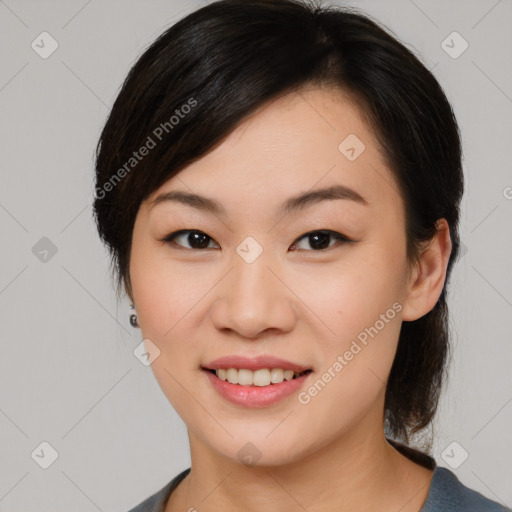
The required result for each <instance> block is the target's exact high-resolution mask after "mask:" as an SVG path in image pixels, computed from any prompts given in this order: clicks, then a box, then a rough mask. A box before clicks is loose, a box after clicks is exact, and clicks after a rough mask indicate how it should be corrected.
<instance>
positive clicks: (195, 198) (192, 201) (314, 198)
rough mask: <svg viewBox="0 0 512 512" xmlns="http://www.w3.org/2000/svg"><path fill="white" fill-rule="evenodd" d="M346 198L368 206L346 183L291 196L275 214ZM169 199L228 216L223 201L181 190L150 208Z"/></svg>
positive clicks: (166, 196)
mask: <svg viewBox="0 0 512 512" xmlns="http://www.w3.org/2000/svg"><path fill="white" fill-rule="evenodd" d="M334 199H346V200H350V201H354V202H356V203H359V204H361V205H364V206H368V204H369V203H368V201H367V200H366V199H365V198H364V197H363V196H362V195H361V194H359V193H358V192H356V191H355V190H353V189H351V188H349V187H346V186H344V185H333V186H331V187H327V188H320V189H314V190H310V191H308V192H304V193H301V194H299V195H297V196H293V197H290V198H289V199H287V200H286V201H285V202H284V203H283V204H282V205H280V206H279V207H278V208H277V210H276V212H275V214H276V215H277V216H279V217H280V216H284V215H287V214H289V213H292V212H296V211H299V210H304V209H306V208H309V207H311V206H313V205H314V204H318V203H320V202H322V201H328V200H334ZM167 201H172V202H177V203H181V204H184V205H187V206H191V207H192V208H196V209H197V210H202V211H206V212H209V213H213V214H215V215H221V216H226V213H227V212H226V209H225V208H224V206H222V204H221V203H219V202H218V201H216V200H215V199H211V198H208V197H205V196H200V195H198V194H192V193H190V192H183V191H180V190H171V191H169V192H165V193H162V194H160V195H158V196H157V197H156V198H155V199H154V200H153V201H151V203H150V205H149V208H150V209H152V208H154V207H155V206H156V205H157V204H160V203H164V202H167Z"/></svg>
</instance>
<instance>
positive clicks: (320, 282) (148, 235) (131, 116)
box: [94, 0, 504, 512]
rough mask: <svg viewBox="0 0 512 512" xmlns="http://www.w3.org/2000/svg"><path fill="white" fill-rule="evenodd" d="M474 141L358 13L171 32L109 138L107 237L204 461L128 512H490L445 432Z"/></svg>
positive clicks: (99, 188) (137, 317) (103, 176)
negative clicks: (463, 475)
mask: <svg viewBox="0 0 512 512" xmlns="http://www.w3.org/2000/svg"><path fill="white" fill-rule="evenodd" d="M462 194H463V174H462V168H461V147H460V139H459V132H458V128H457V123H456V120H455V118H454V115H453V112H452V109H451V107H450V105H449V103H448V101H447V99H446V97H445V95H444V93H443V91H442V90H441V88H440V86H439V84H438V83H437V81H436V80H435V78H434V77H433V75H432V74H431V73H430V72H429V71H428V70H427V69H426V68H425V67H424V66H423V64H421V62H420V61H419V60H418V59H417V58H416V57H415V56H414V55H413V54H412V53H411V52H410V51H409V50H407V49H406V48H405V47H404V46H403V45H402V44H401V43H399V42H398V41H397V40H396V39H395V38H393V37H392V36H391V35H389V34H388V33H387V32H386V31H384V30H383V29H382V28H380V27H379V26H378V25H377V24H376V23H375V22H373V21H371V20H370V19H369V18H368V17H366V16H364V15H362V14H358V13H356V12H355V11H352V10H348V9H341V8H333V7H331V8H323V7H321V6H319V5H312V4H307V3H305V2H299V1H292V0H279V1H270V0H248V1H247V0H223V1H218V2H214V3H211V4H210V5H208V6H206V7H204V8H202V9H199V10H197V11H195V12H193V13H192V14H190V15H189V16H187V17H186V18H184V19H183V20H181V21H180V22H178V23H176V24H175V25H174V26H172V27H171V28H170V29H168V30H167V31H166V32H165V33H163V34H162V35H161V36H160V37H159V38H158V39H157V40H156V41H155V42H154V43H153V44H152V45H151V47H149V48H148V49H147V50H146V51H145V53H144V54H143V55H142V56H141V57H140V59H139V60H138V61H137V62H136V64H135V65H134V66H133V68H132V70H131V71H130V73H129V75H128V77H127V79H126V81H125V83H124V85H123V88H122V90H121V92H120V94H119V96H118V98H117V100H116V102H115V104H114V106H113V109H112V112H111V114H110V116H109V118H108V120H107V123H106V125H105V127H104V129H103V132H102V134H101V138H100V141H99V144H98V151H97V164H96V198H95V203H94V208H95V215H96V221H97V225H98V230H99V234H100V236H101V238H102V240H103V241H104V242H105V243H106V245H107V246H108V248H109V250H110V251H111V255H112V262H113V264H114V269H115V271H116V272H117V278H118V280H117V284H118V293H119V292H120V290H121V289H122V288H123V287H124V290H125V291H126V293H127V294H128V296H129V297H130V299H131V300H132V302H133V307H134V313H133V315H132V317H131V322H132V325H133V326H134V327H137V328H140V329H141V332H142V335H143V338H144V348H143V352H144V355H145V357H146V358H147V360H148V362H149V363H150V364H151V367H152V369H153V372H154V375H155V377H156V379H157V381H158V383H159V385H160V387H161V389H162V391H163V392H164V394H165V395H166V396H167V398H168V399H169V402H170V403H171V404H172V406H173V407H174V408H175V410H176V411H177V412H178V414H179V415H180V416H181V418H182V419H183V421H184V422H185V424H186V426H187V430H188V435H189V442H190V450H191V461H192V463H191V468H189V469H187V470H186V471H184V472H182V473H181V474H179V475H177V476H176V477H175V478H174V479H172V480H171V481H170V482H169V483H168V484H167V485H166V486H165V487H164V488H162V489H160V490H159V491H158V492H156V493H155V494H153V495H152V496H151V497H149V498H148V499H146V500H144V501H143V502H142V503H140V504H139V505H138V506H137V507H135V508H134V509H132V512H142V511H165V512H171V511H172V512H173V511H177V510H181V511H185V510H189V511H193V510H199V511H213V510H224V511H231V510H246V511H256V510H269V511H278V510H279V511H281V510H307V511H309V512H313V511H326V510H336V511H354V510H357V511H363V510H382V511H398V510H400V511H401V512H418V511H423V512H427V511H443V512H446V511H463V510H464V511H467V510H478V511H494V510H504V508H503V507H502V506H501V505H499V504H498V503H497V502H494V501H491V500H489V499H487V498H485V497H484V496H482V495H481V494H479V493H477V492H475V491H473V490H471V489H468V488H467V487H465V486H464V485H462V484H461V483H460V482H459V480H458V479H457V477H456V476H455V475H454V474H453V473H452V472H451V471H449V470H447V469H444V468H440V467H438V466H437V465H436V461H435V460H434V459H433V458H432V457H431V456H430V455H429V454H428V451H429V449H430V447H429V445H428V444H427V445H425V449H424V452H421V451H418V450H416V449H414V448H412V447H409V443H410V441H411V439H412V437H413V436H414V435H416V434H418V433H421V432H423V431H424V429H426V428H427V427H429V426H430V425H431V422H432V419H433V417H434V414H435V411H436V408H437V404H438V397H439V392H440V390H441V386H442V382H443V376H444V372H445V365H446V358H447V353H448V342H449V339H448V311H447V304H446V287H447V283H448V278H449V276H450V271H451V269H452V266H453V263H454V261H455V260H456V258H457V255H458V252H459V235H458V221H459V206H460V200H461V197H462Z"/></svg>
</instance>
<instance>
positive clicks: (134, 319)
mask: <svg viewBox="0 0 512 512" xmlns="http://www.w3.org/2000/svg"><path fill="white" fill-rule="evenodd" d="M130 308H131V309H134V308H135V306H134V305H133V304H130ZM130 325H131V326H132V327H139V324H138V323H137V315H136V314H135V313H132V314H131V315H130Z"/></svg>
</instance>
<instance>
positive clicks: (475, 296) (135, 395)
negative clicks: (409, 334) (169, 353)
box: [0, 0, 512, 512]
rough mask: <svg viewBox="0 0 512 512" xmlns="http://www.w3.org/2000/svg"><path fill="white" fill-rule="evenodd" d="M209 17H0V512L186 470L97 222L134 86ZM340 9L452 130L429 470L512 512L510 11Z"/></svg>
mask: <svg viewBox="0 0 512 512" xmlns="http://www.w3.org/2000/svg"><path fill="white" fill-rule="evenodd" d="M331 3H333V4H334V3H336V2H334V1H333V2H331ZM204 4H205V2H201V1H185V0H182V1H176V0H173V1H169V0H166V1H163V0H158V1H157V0H152V1H142V0H137V1H135V0H131V1H127V0H123V1H121V0H115V1H114V0H105V1H101V2H100V1H98V0H90V1H86V0H66V1H59V2H58V1H35V0H34V1H28V0H25V1H23V0H5V1H0V38H1V41H0V42H1V44H0V52H1V65H0V109H1V116H0V130H1V131H0V140H1V160H0V168H1V171H0V172H1V187H0V228H1V247H2V251H1V265H0V318H1V328H0V346H1V357H0V378H1V385H0V461H1V463H0V511H4V512H5V511H9V512H29V511H30V512H35V511H37V512H43V511H52V512H69V511H73V512H92V511H96V510H100V511H109V512H122V511H126V510H128V509H129V508H131V507H133V506H135V505H136V504H137V503H139V502H140V501H142V500H143V499H145V498H146V497H148V496H149V495H150V494H152V493H154V492H155V491H157V490H158V489H160V488H161V487H163V486H164V485H165V484H166V483H167V482H168V481H169V480H170V479H171V478H172V477H174V476H175V475H176V474H177V473H178V472H180V471H182V470H183V469H185V468H187V467H188V466H189V463H190V459H189V452H188V438H187V433H186V428H185V426H184V424H183V422H182V421H181V419H180V418H179V417H178V416H177V415H176V413H175V412H174V410H173V409H172V407H171V406H170V404H169V403H168V401H167V399H166V398H165V396H164V395H163V393H162V391H161V390H160V388H159V386H158V384H157V383H156V380H155V379H154V377H153V374H152V372H151V368H150V367H146V366H144V365H143V364H141V362H140V361H139V360H138V359H137V358H136V357H135V356H134V354H133V350H134V348H135V347H136V346H137V345H138V344H139V343H140V341H141V334H140V331H139V330H134V329H133V328H131V326H130V325H129V322H128V316H129V314H130V309H129V302H128V301H127V300H124V301H122V302H121V303H119V304H118V303H117V301H116V297H115V293H114V287H113V283H112V282H111V280H110V274H109V270H108V255H107V253H106V250H105V249H104V248H103V246H102V245H101V243H100V241H99V238H98V236H97V233H96V231H95V226H94V223H93V219H92V208H91V205H92V200H93V196H92V192H93V150H94V147H95V144H96V142H97V139H98V136H99V133H100V130H101V128H102V126H103V123H104V121H105V119H106V116H107V114H108V112H109V109H110V107H111V105H112V103H113V101H114V99H115V97H116V94H117V92H118V91H119V88H120V85H121V83H122V81H123V80H124V78H125V76H126V74H127V72H128V70H129V69H130V67H131V66H132V64H133V63H134V62H135V60H136V59H137V57H138V56H139V55H140V54H141V52H142V51H143V49H144V48H145V47H146V46H147V45H148V44H149V43H150V42H152V41H153V40H154V38H156V36H157V35H159V34H160V33H161V32H162V31H163V30H164V29H165V28H167V27H168V26H169V25H171V24H172V23H174V22H176V21H177V20H178V19H180V18H182V17H183V16H185V15H186V14H187V13H189V12H191V11H193V10H195V9H196V8H198V7H200V6H202V5H204ZM348 5H352V6H356V7H359V8H361V9H362V10H364V11H365V12H367V13H368V14H370V15H372V16H374V17H375V18H377V19H378V20H379V21H380V22H382V23H383V24H384V25H386V26H387V27H388V28H390V29H391V30H393V31H394V33H395V34H396V35H397V36H398V37H399V38H400V39H401V40H402V41H403V42H405V44H406V45H407V46H408V47H410V48H412V49H415V50H416V51H418V52H419V53H420V54H421V58H422V60H423V62H424V63H425V65H426V66H428V67H429V68H431V69H432V70H433V73H434V75H435V76H436V77H437V78H438V80H439V81H440V83H441V85H442V87H443V88H444V90H445V91H446V94H447V96H448V98H449V100H450V101H451V103H452V105H453V107H454V110H455V114H456V116H457V118H458V121H459V124H460V128H461V132H462V138H463V145H464V172H465V179H466V191H465V195H464V199H463V205H462V207H463V210H462V220H461V238H462V241H463V249H462V250H463V256H462V258H461V259H460V261H459V262H458V263H457V265H456V268H455V269H454V273H453V277H452V279H451V284H450V289H449V290H450V291H449V300H450V309H451V329H452V332H453V334H454V345H453V363H452V365H451V368H450V379H449V381H448V383H447V385H446V388H445V393H444V395H443V400H442V404H441V408H440V410H439V414H438V418H437V421H436V438H435V446H434V456H435V458H436V460H437V463H438V464H439V465H441V466H445V467H449V468H451V469H452V470H453V471H454V472H455V473H456V475H457V476H458V477H459V479H460V480H461V481H462V482H463V483H465V484H466V485H468V486H469V487H472V488H474V489H476V490H478V491H480V492H482V493H483V494H484V495H486V496H488V497H490V498H492V499H494V500H497V501H501V502H502V503H504V504H507V505H508V506H510V505H511V504H512V486H511V485H510V483H511V480H512V478H511V477H512V470H511V469H510V468H511V465H510V460H511V459H512V446H511V442H510V432H511V431H512V428H511V427H512V372H511V371H510V367H511V363H512V357H511V356H512V336H511V320H512V273H511V271H510V264H511V262H512V258H511V256H512V236H511V228H510V222H511V220H512V172H511V164H510V147H511V142H512V69H511V62H512V31H511V30H510V26H511V23H512V2H511V1H510V0H501V1H497V0H479V1H476V0H473V1H469V0H464V1H462V0H460V1H453V0H452V1H450V2H446V1H444V0H437V1H432V0H429V1H427V0H414V1H413V0H394V1H370V0H367V1H352V2H349V3H348ZM42 32H47V35H43V36H41V35H40V34H41V33H42ZM453 32H457V34H453ZM41 38H44V41H45V43H44V44H43V43H41V42H40V41H41ZM38 41H39V43H38ZM33 42H34V43H33ZM37 45H39V46H37ZM52 45H53V46H52ZM55 45H58V47H57V49H56V50H55V51H54V52H53V53H52V54H51V55H49V56H47V55H44V52H50V51H51V50H52V49H53V47H54V46H55ZM466 45H467V48H466V49H465V50H464V51H463V52H462V53H460V52H461V51H462V50H463V49H464V48H465V47H466ZM43 46H44V48H43ZM459 53H460V54H459ZM42 54H43V56H45V57H46V58H43V56H42ZM466 457H467V458H466ZM464 458H465V460H463V459H464ZM454 461H455V462H454ZM461 461H462V462H461ZM459 463H460V465H459V466H458V467H456V468H455V467H454V466H455V465H457V464H459ZM45 464H48V467H47V468H46V469H45V468H44V467H42V466H44V465H45Z"/></svg>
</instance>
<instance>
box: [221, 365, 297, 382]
mask: <svg viewBox="0 0 512 512" xmlns="http://www.w3.org/2000/svg"><path fill="white" fill-rule="evenodd" d="M301 373H302V372H294V371H293V370H282V369H281V368H272V369H268V368H262V369H260V370H255V371H252V370H247V369H245V368H241V369H240V370H237V369H236V368H229V369H227V370H226V369H224V368H220V369H219V370H215V375H217V377H218V378H219V379H221V380H227V381H228V382H230V383H231V384H240V385H241V386H269V385H270V384H271V383H272V384H280V383H281V382H283V381H284V380H292V379H293V378H294V377H296V376H298V375H301Z"/></svg>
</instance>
